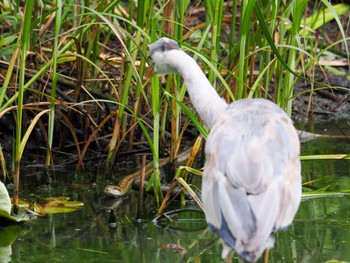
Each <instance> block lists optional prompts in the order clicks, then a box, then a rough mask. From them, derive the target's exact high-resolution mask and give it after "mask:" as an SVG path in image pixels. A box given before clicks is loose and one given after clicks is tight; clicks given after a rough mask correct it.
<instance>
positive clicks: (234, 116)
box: [202, 99, 301, 253]
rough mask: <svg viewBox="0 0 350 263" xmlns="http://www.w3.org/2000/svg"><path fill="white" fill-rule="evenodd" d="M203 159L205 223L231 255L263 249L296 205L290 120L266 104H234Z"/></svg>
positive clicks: (211, 136)
mask: <svg viewBox="0 0 350 263" xmlns="http://www.w3.org/2000/svg"><path fill="white" fill-rule="evenodd" d="M206 155H207V161H206V165H205V169H204V178H203V186H202V191H203V193H202V195H203V203H204V207H205V210H206V211H205V212H206V217H207V221H208V223H209V224H211V225H212V226H213V228H214V229H217V232H219V234H220V231H221V232H225V233H226V232H227V231H229V234H231V235H232V239H233V240H235V248H236V250H238V249H239V248H240V247H241V249H242V252H243V251H245V250H247V249H248V250H249V249H253V250H254V249H258V250H261V249H264V248H262V247H259V242H262V240H263V242H265V241H266V242H267V241H268V240H269V236H270V235H271V232H273V230H274V229H276V228H281V227H286V226H287V225H288V224H290V223H291V221H292V219H293V217H294V215H295V213H296V210H297V208H298V205H299V202H300V196H301V179H300V161H299V139H298V136H297V133H296V130H295V128H294V126H293V124H292V122H291V120H290V119H289V118H288V116H287V115H286V114H285V113H284V112H283V111H282V110H281V109H280V108H279V107H277V106H276V105H274V104H273V103H271V102H268V101H266V100H257V99H254V100H241V101H237V102H235V103H233V104H231V105H230V106H229V108H228V109H227V110H226V111H225V113H224V114H223V115H222V116H221V117H220V118H219V120H218V122H217V123H216V124H215V125H214V127H213V129H212V130H211V132H210V134H209V136H208V140H207V144H206ZM223 223H225V224H226V227H224V228H226V230H224V229H223V226H225V224H223ZM226 236H229V235H228V234H227V233H226ZM223 239H224V240H225V238H223ZM226 243H227V242H226ZM228 245H230V244H228ZM265 245H266V246H268V244H267V243H266V244H265ZM270 245H271V244H270ZM231 247H232V246H231ZM261 252H262V251H261ZM259 253H260V252H259Z"/></svg>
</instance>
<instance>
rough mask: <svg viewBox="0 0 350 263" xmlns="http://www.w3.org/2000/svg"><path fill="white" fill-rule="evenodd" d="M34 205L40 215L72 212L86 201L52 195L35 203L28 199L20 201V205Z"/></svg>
mask: <svg viewBox="0 0 350 263" xmlns="http://www.w3.org/2000/svg"><path fill="white" fill-rule="evenodd" d="M30 205H32V206H33V207H32V209H33V210H34V211H35V212H36V213H39V215H46V214H58V213H70V212H74V211H75V210H77V209H79V208H81V207H82V206H83V205H84V203H82V202H78V201H70V199H69V197H50V198H45V199H43V200H39V201H37V202H35V203H34V204H31V203H30V202H27V201H22V200H21V201H20V203H19V206H20V207H26V208H28V207H29V206H30Z"/></svg>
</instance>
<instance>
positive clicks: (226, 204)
mask: <svg viewBox="0 0 350 263" xmlns="http://www.w3.org/2000/svg"><path fill="white" fill-rule="evenodd" d="M149 56H150V57H151V59H152V60H153V63H154V69H155V72H156V73H157V74H170V73H175V74H180V75H181V76H182V78H183V79H184V82H185V84H186V87H187V91H188V94H189V96H190V99H191V102H192V104H193V106H194V107H195V109H196V111H197V112H198V114H199V116H200V117H201V118H202V120H203V121H204V122H205V124H206V125H207V126H208V128H209V129H210V132H209V135H208V138H207V143H206V146H205V153H206V162H205V166H204V174H203V181H202V201H203V205H204V212H205V216H206V220H207V223H208V226H209V229H210V230H211V231H213V232H214V233H217V234H218V235H219V236H220V238H221V239H222V240H223V250H222V257H223V258H229V254H230V251H231V249H234V250H235V251H236V252H237V254H238V256H239V257H240V258H241V259H242V260H243V261H245V262H255V261H257V260H258V259H259V258H260V256H261V255H262V253H263V251H264V250H266V249H269V248H271V247H273V245H274V233H275V231H277V230H279V229H285V228H286V227H288V226H289V225H290V224H291V223H292V221H293V218H294V216H295V214H296V212H297V210H298V207H299V204H300V200H301V165H300V159H299V151H300V142H299V138H298V135H297V131H296V129H295V128H294V126H293V123H292V120H291V119H290V118H289V117H288V115H287V114H286V113H285V112H284V111H283V110H282V109H281V108H279V107H278V106H277V105H275V104H274V103H272V102H270V101H268V100H265V99H242V100H238V101H235V102H233V103H231V104H230V105H228V104H227V103H226V102H225V101H224V100H223V99H222V98H220V96H219V95H218V93H217V92H216V90H215V89H214V88H213V86H212V85H211V84H210V82H209V81H208V79H207V78H206V76H205V75H204V73H203V71H202V70H201V68H200V67H199V65H198V64H197V63H196V61H195V60H194V59H193V58H192V57H191V56H189V55H187V54H186V53H185V52H184V51H183V50H181V49H180V48H179V46H178V43H177V42H176V41H174V40H171V39H168V38H160V39H159V40H158V41H156V42H154V43H153V44H150V45H149Z"/></svg>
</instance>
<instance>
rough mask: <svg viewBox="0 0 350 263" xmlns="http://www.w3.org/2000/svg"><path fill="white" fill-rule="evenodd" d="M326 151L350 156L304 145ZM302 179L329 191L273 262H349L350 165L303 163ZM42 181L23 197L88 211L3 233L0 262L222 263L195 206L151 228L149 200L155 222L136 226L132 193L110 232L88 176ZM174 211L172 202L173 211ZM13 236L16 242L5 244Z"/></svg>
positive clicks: (330, 146)
mask: <svg viewBox="0 0 350 263" xmlns="http://www.w3.org/2000/svg"><path fill="white" fill-rule="evenodd" d="M327 127H328V126H327ZM333 127H334V126H333ZM327 129H328V128H327ZM322 131H325V130H324V129H322V128H320V130H319V132H322ZM321 153H322V154H325V153H350V144H349V142H348V141H347V140H335V139H327V140H325V139H322V140H315V141H309V142H307V143H305V144H303V145H302V154H303V155H306V154H321ZM302 174H303V181H304V184H305V185H304V189H303V190H304V192H308V191H313V192H315V191H319V190H320V189H326V192H325V193H323V192H321V191H320V192H319V194H318V195H312V196H307V197H304V198H303V201H302V203H301V205H300V209H299V211H298V213H297V215H296V218H295V220H294V222H293V224H292V225H291V226H290V227H289V228H288V230H287V231H284V232H279V233H278V234H277V235H276V243H275V247H274V248H273V249H272V250H271V251H270V256H269V262H310V263H312V262H317V263H319V262H326V261H328V260H331V259H334V260H339V261H350V195H347V194H340V193H339V192H340V191H343V192H349V190H350V177H349V175H350V161H349V160H348V161H346V160H322V161H303V162H302ZM42 176H43V175H42V174H41V173H40V172H38V173H32V174H27V175H26V176H25V177H22V181H21V182H22V186H21V187H22V188H21V189H22V190H23V192H22V193H21V195H22V197H30V196H42V197H48V196H69V197H71V198H72V199H73V200H79V201H82V202H84V204H85V205H84V207H82V208H81V209H79V210H77V211H75V212H72V213H68V214H53V215H48V216H45V217H40V218H37V219H35V220H32V221H30V222H27V223H26V224H24V225H16V226H11V227H6V228H0V262H9V261H10V262H48V261H49V262H81V261H83V262H152V263H153V262H223V261H220V258H221V257H220V255H221V245H220V243H219V242H218V238H217V237H216V236H215V235H213V234H211V233H210V232H209V231H208V230H207V228H206V223H205V219H204V215H203V214H202V213H200V212H197V211H195V209H197V207H196V205H195V204H194V203H191V202H189V203H188V204H187V208H189V210H188V211H185V212H181V213H179V214H176V216H175V215H174V216H172V217H171V218H162V219H160V220H159V221H158V222H157V223H152V222H151V219H152V218H153V216H152V213H153V212H154V211H152V208H151V207H150V205H149V204H151V203H152V202H153V199H152V197H151V196H148V197H147V198H148V199H146V202H145V211H147V213H149V216H148V217H149V220H145V221H144V222H141V223H137V222H135V220H134V218H135V217H136V211H137V193H136V192H132V193H131V194H129V195H128V198H126V199H124V200H120V202H117V203H115V204H114V205H115V206H116V207H115V208H114V211H115V215H116V225H114V226H110V225H109V224H108V221H109V216H110V213H109V212H108V211H107V209H108V208H107V207H106V206H107V205H111V204H106V202H105V201H104V199H103V191H102V189H103V187H104V185H105V184H103V183H101V186H98V187H96V188H91V187H87V188H83V189H81V188H80V189H76V188H74V187H73V186H74V185H75V184H85V183H88V182H89V174H78V175H76V174H75V173H74V172H71V171H61V172H57V173H56V174H55V176H52V177H51V179H50V180H47V179H45V180H44V181H43V178H45V177H42ZM330 193H331V194H330ZM176 208H179V205H177V204H174V206H173V207H172V208H169V209H168V210H171V209H176ZM9 232H11V233H13V235H10V236H13V237H14V238H13V239H12V240H4V238H3V237H4V236H5V233H9ZM8 236H9V235H6V237H8ZM7 239H8V238H7ZM233 262H237V259H236V258H234V260H233Z"/></svg>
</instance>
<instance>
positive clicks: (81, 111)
mask: <svg viewBox="0 0 350 263" xmlns="http://www.w3.org/2000/svg"><path fill="white" fill-rule="evenodd" d="M192 4H193V3H192ZM308 4H309V2H308V1H305V0H294V1H289V2H288V1H287V2H286V1H275V2H273V3H270V2H268V1H243V2H240V1H235V0H233V1H228V2H225V1H222V0H220V1H215V2H213V1H202V2H201V1H198V2H196V3H194V4H193V5H192V6H191V2H190V1H165V2H161V1H152V0H147V1H139V2H138V3H137V5H136V3H135V2H134V1H130V2H129V3H128V4H127V5H125V3H122V2H120V1H112V2H106V1H102V2H101V1H89V2H88V3H87V2H86V3H85V2H84V3H83V4H81V5H77V4H76V3H75V1H72V0H69V1H65V2H62V1H46V2H45V5H43V4H42V3H41V2H39V1H34V0H29V1H26V2H25V3H21V2H19V1H15V2H13V3H12V2H9V1H5V2H4V3H3V4H2V7H3V8H2V9H1V14H0V20H1V21H5V23H3V24H2V26H1V27H0V34H1V39H2V40H1V41H0V47H1V49H0V56H1V61H0V63H1V65H2V67H6V70H7V72H6V75H5V77H4V78H3V79H2V80H1V82H2V89H1V90H0V118H1V117H2V116H5V115H6V116H7V117H9V119H12V120H13V121H14V122H15V124H16V134H15V140H14V147H13V149H14V152H13V153H12V156H13V162H12V163H13V171H14V172H13V178H14V181H15V185H16V187H17V188H16V187H15V192H17V191H18V185H19V174H20V171H21V165H20V161H21V158H22V156H23V154H26V153H27V152H26V151H25V149H26V144H27V142H28V141H30V142H31V143H32V144H33V145H36V146H37V147H36V149H35V151H37V152H38V153H39V154H41V155H46V161H43V166H45V167H47V168H52V169H54V166H55V163H57V160H56V158H57V157H58V156H59V157H62V154H63V155H64V153H66V154H67V155H68V153H69V154H71V153H72V152H73V153H75V154H76V158H75V160H73V162H75V163H77V166H76V168H77V170H79V169H81V167H83V164H84V160H85V159H86V158H87V157H93V155H94V154H95V152H96V151H97V152H100V153H105V155H104V156H101V157H102V159H104V160H105V163H106V171H112V168H113V166H114V165H115V162H116V160H117V157H118V154H120V153H125V154H127V153H132V152H140V151H143V152H149V153H151V154H152V156H153V157H152V159H153V161H154V173H153V176H152V178H151V180H150V183H151V184H153V185H154V189H155V193H156V202H157V204H158V205H160V204H161V203H162V200H163V196H162V193H161V190H160V184H161V180H160V172H159V165H158V161H159V158H160V157H162V155H164V154H168V155H170V157H171V159H172V160H174V158H175V157H176V155H177V154H178V153H179V152H180V149H181V148H183V147H185V146H189V145H186V143H185V142H184V140H183V138H184V137H186V136H188V137H190V135H186V131H187V130H188V128H189V127H195V128H196V130H197V131H198V132H196V133H200V134H201V135H202V136H203V137H204V138H205V137H206V136H207V129H206V127H204V126H203V125H202V122H201V120H199V119H198V117H197V115H196V113H195V112H194V111H193V110H192V109H191V106H190V104H189V103H188V100H187V98H186V87H185V86H184V85H183V84H182V82H181V80H180V78H179V77H178V76H168V77H167V78H166V80H165V84H164V85H162V84H161V82H160V78H158V77H156V78H154V79H152V80H151V81H148V80H145V79H143V75H144V73H145V70H146V68H147V64H148V62H149V61H148V59H147V45H148V44H149V43H150V42H153V41H155V40H156V39H158V38H159V37H161V36H163V35H167V36H170V37H173V38H174V39H176V40H178V41H179V43H180V45H182V47H183V48H184V49H186V50H187V51H188V52H192V53H193V54H194V57H195V58H196V59H197V60H198V62H199V63H200V64H201V66H202V68H203V70H204V71H205V72H206V73H207V75H208V78H209V80H210V81H211V82H212V83H213V85H214V86H215V88H216V89H217V91H218V92H219V93H220V94H221V95H222V96H223V97H224V98H225V99H226V100H227V101H234V100H236V99H241V98H245V97H265V98H269V99H271V100H273V101H275V102H276V103H277V104H278V105H280V106H281V107H282V108H283V109H285V110H286V111H287V113H288V114H289V115H290V114H291V112H292V101H293V99H294V97H295V96H296V94H295V92H294V90H293V89H294V86H295V83H296V82H297V81H298V80H300V79H303V80H304V81H306V82H308V83H311V87H313V84H314V83H315V80H314V72H315V68H316V67H318V66H319V65H318V60H319V59H320V56H321V55H320V54H323V53H324V52H326V51H329V50H330V48H329V47H327V46H324V47H323V49H322V48H321V49H320V47H321V46H322V43H321V40H322V38H320V37H319V35H318V31H317V30H319V29H320V28H321V27H322V26H324V25H325V24H326V23H328V22H329V21H331V20H335V21H336V24H337V26H338V28H339V30H340V38H339V40H338V42H337V43H339V44H342V43H343V44H344V43H346V41H348V40H349V37H348V36H346V34H345V32H344V30H343V28H342V24H341V16H342V15H343V14H346V13H347V12H349V6H348V5H346V4H337V5H331V4H330V3H329V2H327V1H323V0H321V1H315V2H314V4H313V7H311V6H308ZM201 10H203V11H201ZM194 11H196V12H197V14H193V12H194ZM198 12H199V13H200V14H203V16H202V18H200V19H202V20H200V21H198V22H196V23H195V24H191V21H192V20H191V19H193V17H194V16H198V17H201V16H199V15H198ZM22 13H23V14H24V16H23V17H22V16H21V14H22ZM33 14H35V16H34V17H36V18H37V19H35V20H33V19H32V17H33ZM334 45H335V44H334ZM345 47H346V48H345V52H343V53H341V55H342V56H346V57H348V58H349V51H348V48H347V46H346V45H345ZM18 61H19V63H18ZM163 87H164V88H163ZM326 87H328V88H332V87H331V86H330V85H326ZM303 92H310V94H311V95H312V92H313V89H312V88H311V89H310V90H306V91H303ZM30 121H31V123H30ZM29 123H30V124H29ZM34 130H36V132H38V133H39V134H40V135H41V138H44V139H43V140H39V141H38V140H36V139H35V136H34V134H33V131H34ZM196 136H197V134H195V135H194V136H193V139H194V138H195V137H196ZM72 145H73V146H74V147H73V148H72ZM190 146H191V145H190ZM42 148H45V151H43V150H42ZM129 156H130V158H133V157H132V154H129ZM71 161H72V160H70V162H71ZM187 170H188V171H192V172H193V170H191V169H187ZM179 174H182V173H179V172H178V175H179ZM177 178H178V177H177ZM183 178H186V176H184V177H183ZM180 181H181V183H183V182H185V181H182V180H180Z"/></svg>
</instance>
